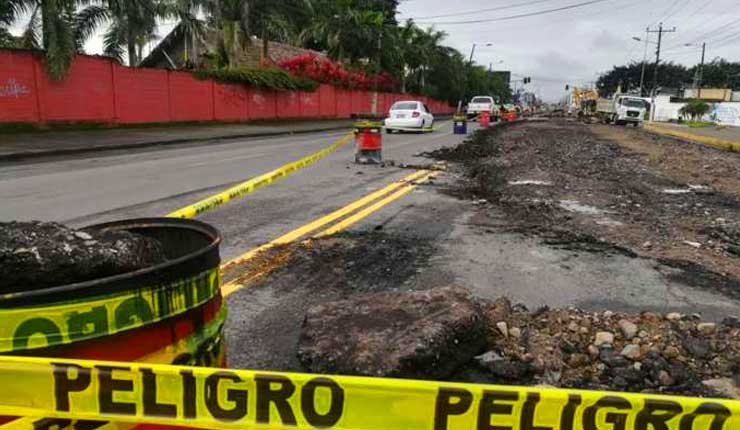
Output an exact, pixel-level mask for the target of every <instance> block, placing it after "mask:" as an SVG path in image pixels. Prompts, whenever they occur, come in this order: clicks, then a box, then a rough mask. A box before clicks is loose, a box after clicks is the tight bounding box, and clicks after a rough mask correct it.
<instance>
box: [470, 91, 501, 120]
mask: <svg viewBox="0 0 740 430" xmlns="http://www.w3.org/2000/svg"><path fill="white" fill-rule="evenodd" d="M495 107H496V105H495V103H494V100H493V97H491V96H475V97H473V98H472V99H471V100H470V103H468V110H467V115H468V119H474V118H477V117H478V115H479V114H480V113H481V112H483V111H488V112H490V113H491V115H492V116H495V115H496V114H497V112H498V109H496V108H495Z"/></svg>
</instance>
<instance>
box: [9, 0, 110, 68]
mask: <svg viewBox="0 0 740 430" xmlns="http://www.w3.org/2000/svg"><path fill="white" fill-rule="evenodd" d="M121 1H123V0H121ZM78 6H84V7H83V8H79V7H78ZM106 14H107V12H106V10H105V9H104V8H102V7H101V6H100V4H97V3H96V2H93V1H91V0H4V2H3V3H2V4H0V26H9V25H10V24H12V23H15V22H17V21H18V20H19V19H20V18H21V17H24V16H28V17H29V18H28V22H27V23H26V24H25V28H24V31H23V35H21V36H20V37H19V38H14V39H15V43H14V44H15V45H17V46H20V47H24V48H40V49H43V50H44V51H45V57H46V70H47V72H48V73H49V76H50V77H51V78H52V79H61V78H63V77H64V76H65V75H66V73H67V70H69V66H70V65H71V64H72V60H73V59H74V56H75V54H76V53H77V52H78V51H81V50H82V46H83V45H84V43H85V41H86V40H87V39H88V38H89V37H90V36H91V35H92V33H93V32H94V31H95V28H97V26H98V25H99V24H100V23H102V22H103V20H104V18H105V17H106V16H107V15H106ZM0 33H2V31H0ZM5 33H7V30H5ZM6 39H7V37H6Z"/></svg>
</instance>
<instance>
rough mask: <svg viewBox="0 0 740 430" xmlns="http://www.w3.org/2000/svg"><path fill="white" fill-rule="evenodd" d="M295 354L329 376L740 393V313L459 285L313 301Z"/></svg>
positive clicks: (638, 390)
mask: <svg viewBox="0 0 740 430" xmlns="http://www.w3.org/2000/svg"><path fill="white" fill-rule="evenodd" d="M481 340H483V342H481ZM297 354H298V357H299V358H300V361H301V363H302V364H303V365H304V366H305V368H306V370H309V371H312V372H321V373H342V374H352V375H375V376H396V377H408V378H426V379H436V378H451V379H452V380H455V381H460V382H481V383H493V384H516V385H537V384H547V385H552V386H557V387H569V388H587V389H599V390H620V391H630V392H649V393H667V394H685V395H711V396H721V397H740V389H738V384H740V321H738V319H737V318H726V319H725V320H724V321H722V322H720V323H713V322H706V321H702V320H701V319H700V317H699V316H696V315H681V314H668V315H660V314H658V313H653V312H642V313H640V314H627V313H619V312H612V311H609V310H607V311H599V312H586V311H583V310H580V309H576V308H567V309H548V308H541V309H537V310H535V311H529V310H527V309H526V307H524V306H523V305H512V304H511V303H510V302H509V300H508V299H506V298H499V299H498V300H496V301H494V302H488V301H480V300H474V299H471V298H470V295H469V294H468V292H467V291H466V290H465V289H463V288H461V287H440V288H435V289H431V290H427V291H413V292H392V293H389V292H385V293H374V294H362V295H358V296H354V297H352V298H350V299H346V300H339V301H335V302H329V303H323V304H320V305H317V306H314V307H312V308H310V309H308V311H307V313H306V317H305V320H304V323H303V326H302V329H301V337H300V342H299V346H298V352H297Z"/></svg>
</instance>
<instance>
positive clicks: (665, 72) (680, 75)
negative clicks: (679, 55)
mask: <svg viewBox="0 0 740 430" xmlns="http://www.w3.org/2000/svg"><path fill="white" fill-rule="evenodd" d="M642 69H643V63H642V62H632V63H630V64H626V65H622V66H614V67H613V68H612V70H610V71H609V72H607V73H605V74H603V75H601V76H600V77H599V80H598V81H597V82H596V87H597V88H598V90H599V93H600V94H602V95H605V94H614V93H615V92H616V91H617V88H618V87H619V86H620V85H621V87H622V90H623V91H632V90H635V91H637V90H638V88H639V86H640V82H641V79H640V78H641V77H642V76H643V70H642ZM654 71H655V63H654V62H648V63H645V72H644V76H653V73H654ZM699 76H701V86H702V87H703V88H740V62H737V61H736V62H731V61H727V60H725V59H724V58H716V59H714V60H712V61H711V62H709V63H707V64H704V66H703V67H701V66H699V65H696V66H693V67H686V66H683V65H681V64H675V63H672V62H666V63H661V64H660V65H659V66H658V89H660V88H691V87H692V85H693V84H694V83H695V82H696V79H697V78H698V77H699ZM652 91H653V80H652V79H644V82H643V87H642V95H643V96H647V95H650V94H651V93H652Z"/></svg>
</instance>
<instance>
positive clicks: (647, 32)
mask: <svg viewBox="0 0 740 430" xmlns="http://www.w3.org/2000/svg"><path fill="white" fill-rule="evenodd" d="M649 40H650V27H647V28H645V52H644V53H643V54H642V72H641V73H640V97H642V88H643V85H644V84H645V65H647V48H648V42H649Z"/></svg>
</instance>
